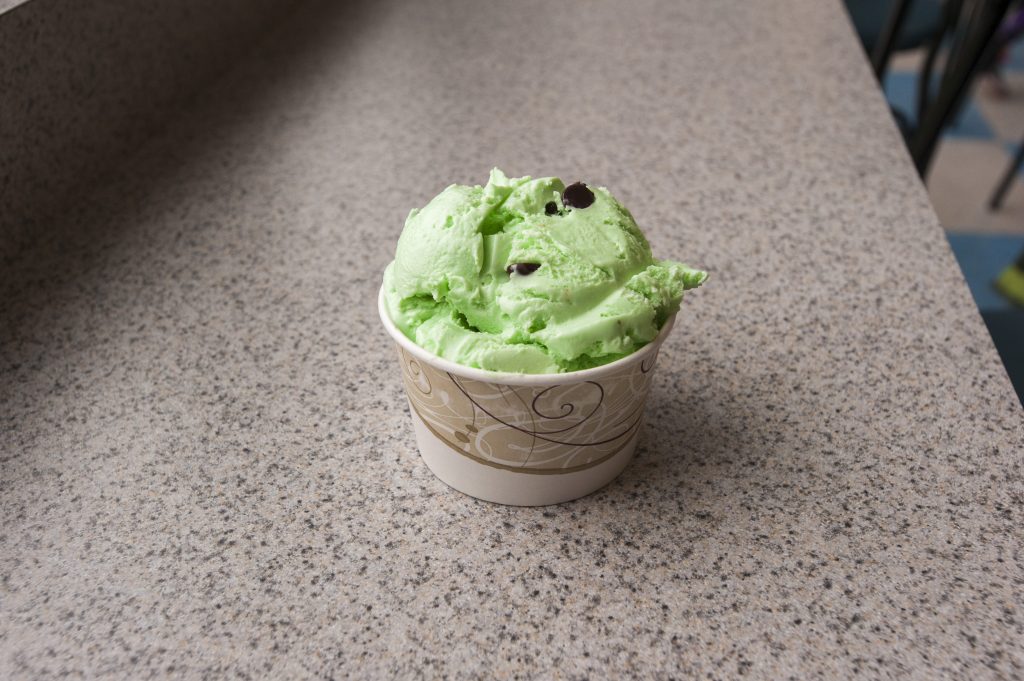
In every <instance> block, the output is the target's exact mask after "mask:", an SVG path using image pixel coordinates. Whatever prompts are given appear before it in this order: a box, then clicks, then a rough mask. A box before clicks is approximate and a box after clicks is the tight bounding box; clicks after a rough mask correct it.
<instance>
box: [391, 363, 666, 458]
mask: <svg viewBox="0 0 1024 681" xmlns="http://www.w3.org/2000/svg"><path fill="white" fill-rule="evenodd" d="M399 355H400V358H401V360H402V369H403V371H402V374H403V380H404V382H405V386H406V394H407V395H408V397H409V402H410V404H411V405H412V408H413V409H414V410H415V412H416V414H417V415H418V416H419V418H420V420H421V421H422V422H423V423H424V425H426V427H427V429H428V430H429V431H430V432H431V433H432V434H433V435H434V436H435V437H437V438H438V439H439V440H441V441H442V442H444V443H445V444H446V445H447V446H448V447H450V448H451V449H453V450H454V451H456V452H458V453H459V454H461V455H463V456H466V457H468V458H470V459H472V460H474V461H476V462H478V463H482V464H485V465H487V466H491V467H495V468H501V469H506V470H512V471H516V472H521V473H537V474H551V473H568V472H573V471H579V470H584V469H586V468H590V467H593V466H597V465H599V464H601V463H602V462H604V461H607V460H608V459H609V458H611V457H613V456H615V454H617V453H619V452H620V451H621V450H622V448H623V447H624V446H625V445H626V444H627V443H629V441H630V439H631V438H632V437H633V436H634V435H635V434H636V432H637V430H638V429H639V427H640V425H641V423H642V422H643V407H644V402H645V401H646V397H647V392H648V389H649V387H650V374H649V372H650V370H651V368H652V367H653V364H654V357H650V358H645V360H644V361H643V362H640V363H631V364H628V365H626V366H624V367H622V368H620V369H619V370H617V371H616V372H615V373H613V374H611V375H609V376H606V377H604V378H602V379H601V380H600V381H581V382H576V383H564V384H558V385H554V386H538V387H532V386H519V385H506V384H501V383H490V382H484V381H477V380H473V379H468V378H464V377H460V376H456V375H453V374H450V373H447V372H442V371H438V370H437V369H434V368H433V367H432V366H430V365H429V364H428V363H426V362H423V363H420V362H418V361H416V360H415V359H412V358H411V357H408V356H407V355H406V353H405V352H404V351H402V350H400V351H399Z"/></svg>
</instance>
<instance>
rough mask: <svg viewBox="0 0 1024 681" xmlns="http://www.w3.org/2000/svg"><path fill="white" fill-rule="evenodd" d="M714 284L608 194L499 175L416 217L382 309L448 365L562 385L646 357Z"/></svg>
mask: <svg viewBox="0 0 1024 681" xmlns="http://www.w3.org/2000/svg"><path fill="white" fill-rule="evenodd" d="M706 277H707V274H706V273H705V272H702V271H700V270H696V269H692V268H690V267H688V266H686V265H683V264H681V263H677V262H671V261H667V260H656V259H654V257H653V255H652V254H651V247H650V245H649V244H648V243H647V239H645V238H644V235H643V233H642V232H641V231H640V229H639V228H638V227H637V225H636V222H635V221H634V219H633V216H632V215H630V213H629V211H628V210H626V209H625V208H624V207H623V206H622V204H620V203H619V202H618V201H616V200H615V198H614V197H613V196H612V195H611V194H610V193H609V192H608V190H606V189H604V188H601V187H592V188H591V187H587V185H585V184H583V183H580V182H577V183H574V184H572V185H569V186H568V187H566V186H565V184H564V183H563V182H562V181H561V180H559V179H558V178H554V177H544V178H537V179H532V178H530V177H521V178H508V177H506V176H505V174H504V173H502V172H501V171H500V170H498V169H494V170H492V171H491V176H490V180H489V181H488V182H487V184H486V186H484V187H479V186H477V187H468V186H464V185H451V186H450V187H448V188H447V189H445V190H444V191H443V192H441V193H440V194H438V195H437V196H436V197H435V198H434V199H433V200H431V201H430V203H428V204H427V205H426V207H424V208H422V209H418V210H413V211H412V212H411V213H410V214H409V217H408V219H407V220H406V223H405V229H404V230H403V231H402V235H401V237H400V238H399V240H398V248H397V250H396V252H395V259H394V261H393V262H392V263H391V264H390V265H388V267H387V269H386V270H385V271H384V297H385V302H386V307H387V311H388V314H389V316H390V317H391V320H392V321H393V322H394V323H395V326H396V327H398V329H400V330H401V331H402V333H404V334H405V335H406V336H407V337H408V338H409V339H410V340H412V341H413V342H415V343H416V344H417V345H419V346H420V347H422V348H424V349H426V350H429V351H430V352H433V353H434V354H437V355H439V356H441V357H444V358H445V359H448V360H450V361H452V362H455V363H458V364H462V365H465V366H470V367H475V368H479V369H489V370H492V371H508V372H516V373H531V374H532V373H559V372H566V371H575V370H578V369H587V368H590V367H594V366H599V365H601V364H606V363H608V362H612V361H614V360H616V359H619V358H621V357H624V356H626V355H628V354H630V353H632V352H634V351H636V350H638V349H639V348H641V347H643V346H644V345H645V344H647V343H649V342H650V341H651V340H653V339H654V338H655V337H656V336H657V335H658V332H659V330H660V329H661V326H662V325H663V324H664V323H665V320H666V319H668V318H669V317H670V316H671V315H672V314H673V313H675V312H676V311H677V310H678V309H679V303H680V301H681V300H682V298H683V291H684V290H686V289H691V288H695V287H697V286H700V285H701V284H702V283H703V282H704V280H705V278H706Z"/></svg>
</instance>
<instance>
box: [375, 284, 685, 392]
mask: <svg viewBox="0 0 1024 681" xmlns="http://www.w3.org/2000/svg"><path fill="white" fill-rule="evenodd" d="M377 312H378V314H380V320H381V323H382V324H383V325H384V329H385V330H386V331H387V332H388V335H389V336H391V338H392V340H394V341H395V342H396V343H398V345H399V347H401V348H402V349H403V350H405V351H406V352H408V353H409V354H411V355H413V356H414V357H416V358H417V359H420V360H423V361H424V362H427V363H428V364H430V365H431V366H433V367H434V368H436V369H439V370H441V371H445V372H448V373H451V374H456V375H457V376H460V377H462V378H469V379H472V380H476V381H484V382H486V383H504V384H506V385H559V384H562V383H576V382H581V381H589V380H594V379H597V378H603V377H605V376H607V375H608V374H610V373H612V372H614V371H616V370H617V369H620V368H621V367H624V366H626V365H629V364H633V363H635V362H642V361H643V360H644V359H645V358H647V357H648V356H650V355H651V354H653V353H655V352H657V351H658V348H659V347H661V344H662V343H663V342H664V340H665V339H666V338H667V337H668V334H669V332H670V331H672V326H673V324H675V321H676V314H678V313H673V314H672V315H671V316H670V317H669V318H668V319H666V320H665V323H664V324H663V325H662V327H661V331H659V332H658V335H657V336H655V338H654V340H652V341H651V342H650V343H648V344H647V345H645V346H643V347H642V348H640V349H639V350H637V351H636V352H633V353H630V354H628V355H626V356H625V357H622V358H620V359H617V360H615V361H614V362H609V363H608V364H602V365H600V366H596V367H591V368H590V369H580V370H578V371H566V372H563V373H558V374H521V373H515V372H511V371H491V370H490V369H476V368H474V367H468V366H465V365H463V364H457V363H455V362H452V361H451V360H448V359H445V358H444V357H441V356H440V355H435V354H434V353H432V352H430V351H428V350H425V349H423V348H421V347H420V346H419V345H416V343H414V342H413V341H412V340H410V339H409V338H408V337H407V336H406V335H405V334H404V333H402V331H401V330H400V329H399V328H398V327H397V326H395V323H394V322H393V321H391V315H390V314H388V310H387V306H386V305H385V304H384V286H381V287H380V291H379V292H378V293H377Z"/></svg>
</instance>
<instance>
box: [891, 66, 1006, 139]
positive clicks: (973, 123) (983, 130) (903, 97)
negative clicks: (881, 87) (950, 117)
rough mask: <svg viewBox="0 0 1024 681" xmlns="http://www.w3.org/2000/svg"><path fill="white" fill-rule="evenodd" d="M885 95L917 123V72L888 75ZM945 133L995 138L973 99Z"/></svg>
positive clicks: (949, 135)
mask: <svg viewBox="0 0 1024 681" xmlns="http://www.w3.org/2000/svg"><path fill="white" fill-rule="evenodd" d="M936 87H937V86H936ZM885 97H886V99H888V100H889V104H891V105H892V106H893V107H894V108H896V109H899V110H900V111H901V112H902V113H903V115H904V116H906V117H907V120H908V121H909V122H910V124H911V125H912V126H913V125H917V104H916V102H917V73H916V72H910V71H896V72H893V73H889V74H888V75H886V77H885ZM945 135H946V136H948V137H952V138H960V139H984V140H990V139H994V138H995V134H994V133H993V132H992V128H990V127H989V125H988V123H987V122H986V121H985V116H984V115H982V113H981V110H980V109H978V107H977V106H976V105H975V103H974V100H973V99H972V100H971V101H969V102H968V103H967V106H965V107H964V108H963V111H961V112H960V116H959V117H958V118H957V120H955V121H954V122H953V125H951V126H950V127H949V129H947V130H946V132H945Z"/></svg>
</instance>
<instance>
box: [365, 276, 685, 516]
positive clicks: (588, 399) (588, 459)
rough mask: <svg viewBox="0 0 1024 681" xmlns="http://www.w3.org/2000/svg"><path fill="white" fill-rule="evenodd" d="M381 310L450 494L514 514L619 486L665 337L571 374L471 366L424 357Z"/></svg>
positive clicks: (416, 420) (424, 449)
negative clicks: (507, 508) (518, 508)
mask: <svg viewBox="0 0 1024 681" xmlns="http://www.w3.org/2000/svg"><path fill="white" fill-rule="evenodd" d="M377 308H378V311H379V312H380V318H381V321H382V322H383V323H384V328H385V329H387V332H388V333H389V334H390V335H391V337H392V338H393V339H394V341H395V343H397V344H398V359H399V363H400V364H401V369H402V381H403V382H404V384H405V392H406V396H407V397H408V398H409V407H410V411H411V413H412V422H413V428H414V430H415V431H416V442H417V444H418V445H419V449H420V455H421V456H422V457H423V460H424V462H426V464H427V467H429V468H430V470H431V471H433V473H434V475H436V476H437V477H439V478H440V479H441V480H442V481H444V482H445V483H447V484H448V485H449V486H451V487H454V488H455V489H457V490H458V491H460V492H464V493H465V494H468V495H470V496H472V497H476V498H477V499H483V500H485V501H492V502H496V503H499V504H510V505H513V506H544V505H547V504H558V503H561V502H564V501H570V500H572V499H577V498H579V497H582V496H584V495H587V494H590V493H591V492H594V491H596V490H598V489H600V488H602V487H604V486H605V485H607V484H608V483H609V482H611V481H612V480H614V479H615V477H616V476H618V474H619V473H621V472H622V469H623V468H625V467H626V464H627V463H629V461H630V459H632V458H633V453H634V451H635V450H636V443H637V438H638V437H639V434H640V430H641V427H642V426H643V420H644V403H645V402H646V400H647V393H648V391H649V389H650V385H651V375H652V370H653V369H654V363H655V361H656V360H657V358H658V349H659V348H660V347H661V344H662V342H663V341H664V340H665V338H666V337H667V336H668V334H669V332H670V331H671V330H672V324H673V322H674V321H675V315H673V316H672V317H670V318H669V319H668V320H667V321H666V322H665V325H664V326H663V327H662V329H661V332H660V333H659V334H658V337H657V338H655V339H654V340H653V341H651V342H650V343H648V344H647V345H645V346H644V347H642V348H640V349H639V350H637V351H636V352H634V353H632V354H631V355H629V356H627V357H623V358H622V359H620V360H617V361H615V362H611V363H610V364H605V365H603V366H599V367H595V368H593V369H585V370H583V371H572V372H568V373H563V374H514V373H505V372H497V371H484V370H482V369H473V368H470V367H465V366H462V365H459V364H455V363H454V362H450V361H448V360H446V359H443V358H441V357H438V356H437V355H435V354H433V353H431V352H428V351H426V350H424V349H423V348H421V347H419V346H418V345H416V344H415V343H413V342H412V341H411V340H409V339H408V338H407V337H406V336H405V334H403V333H402V332H401V331H399V330H398V328H397V327H396V326H395V325H394V323H393V322H392V321H391V318H390V316H389V315H388V312H387V306H386V305H385V303H384V293H383V290H382V291H381V293H380V295H379V297H378V301H377Z"/></svg>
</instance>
